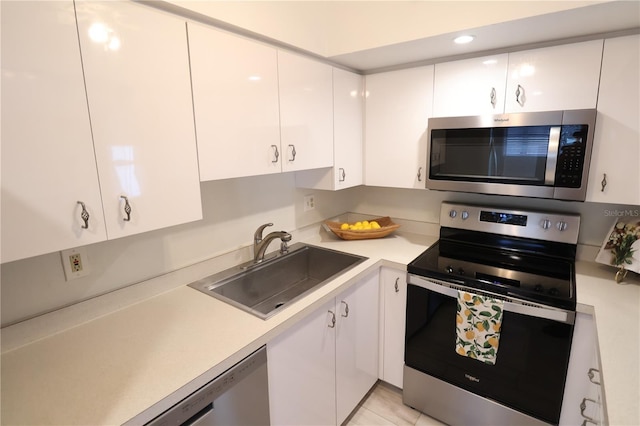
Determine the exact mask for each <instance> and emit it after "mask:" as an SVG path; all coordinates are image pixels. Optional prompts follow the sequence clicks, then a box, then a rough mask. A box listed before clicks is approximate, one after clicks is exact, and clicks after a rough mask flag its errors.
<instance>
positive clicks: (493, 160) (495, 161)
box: [487, 130, 498, 176]
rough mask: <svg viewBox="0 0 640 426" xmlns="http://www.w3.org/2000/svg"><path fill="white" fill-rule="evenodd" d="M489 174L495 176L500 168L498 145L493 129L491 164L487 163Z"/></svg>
mask: <svg viewBox="0 0 640 426" xmlns="http://www.w3.org/2000/svg"><path fill="white" fill-rule="evenodd" d="M487 166H488V169H487V175H489V176H495V175H496V172H497V169H498V158H497V157H496V146H495V144H494V139H493V130H492V131H491V136H490V137H489V164H488V165H487Z"/></svg>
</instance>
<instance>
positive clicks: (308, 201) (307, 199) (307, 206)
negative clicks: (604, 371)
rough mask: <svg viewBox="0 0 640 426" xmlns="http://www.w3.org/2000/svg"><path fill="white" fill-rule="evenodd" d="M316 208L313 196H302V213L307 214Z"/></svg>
mask: <svg viewBox="0 0 640 426" xmlns="http://www.w3.org/2000/svg"><path fill="white" fill-rule="evenodd" d="M315 208H316V200H315V197H314V196H313V195H305V196H304V211H305V212H308V211H310V210H313V209H315Z"/></svg>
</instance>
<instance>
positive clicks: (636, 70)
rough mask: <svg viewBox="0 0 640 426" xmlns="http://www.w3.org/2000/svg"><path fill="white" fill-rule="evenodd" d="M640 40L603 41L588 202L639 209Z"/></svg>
mask: <svg viewBox="0 0 640 426" xmlns="http://www.w3.org/2000/svg"><path fill="white" fill-rule="evenodd" d="M639 76H640V36H639V35H633V36H627V37H619V38H612V39H607V40H605V42H604V54H603V58H602V77H601V79H600V93H599V95H598V115H597V117H596V128H595V133H594V141H593V152H592V155H591V167H590V172H589V185H588V187H587V199H586V200H587V201H596V202H603V203H617V204H629V205H640V167H639V164H640V118H639V117H640V77H639Z"/></svg>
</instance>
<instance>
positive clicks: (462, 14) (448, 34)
mask: <svg viewBox="0 0 640 426" xmlns="http://www.w3.org/2000/svg"><path fill="white" fill-rule="evenodd" d="M137 1H142V2H145V3H148V4H151V5H152V6H155V7H160V8H165V9H169V10H171V11H173V12H175V13H181V14H183V15H184V16H187V17H190V18H194V19H198V20H201V21H204V22H207V23H210V24H212V25H215V26H219V27H221V28H223V29H226V30H230V31H234V32H237V33H240V34H243V35H247V36H249V37H255V38H258V39H260V40H263V41H267V42H269V43H272V44H275V45H278V46H282V47H288V48H292V49H295V50H298V51H302V52H306V53H308V54H310V55H313V56H315V57H318V58H327V59H328V60H330V61H331V62H333V63H336V64H340V65H343V66H345V67H348V68H351V69H355V70H358V71H361V72H364V73H368V72H375V71H380V70H384V69H389V68H394V67H401V66H406V65H407V64H417V63H428V62H437V61H442V60H444V59H456V58H463V57H468V56H478V55H481V54H484V53H487V54H489V53H493V52H495V51H510V50H522V49H523V48H527V47H535V46H538V45H545V44H557V43H559V42H571V41H577V40H580V39H581V38H583V37H590V36H592V35H602V34H611V33H614V34H615V33H616V32H619V31H625V32H628V31H629V30H630V31H632V32H638V31H640V1H639V0H615V1H612V0H584V1H583V0H555V1H531V0H508V1H504V0H503V1H488V0H464V1H461V0H447V1H441V0H438V1H434V0H428V1H427V0H422V1H403V0H385V1H368V0H351V1H343V0H339V1H334V0H324V1H307V0H294V1H271V0H262V1H255V0H253V1H252V0H243V1H228V0H200V1H193V0H165V1H155V0H154V1H145V0H137ZM172 8H174V9H172ZM461 33H471V34H473V35H474V36H475V37H476V39H475V40H474V41H473V42H472V43H470V44H468V45H464V46H460V45H455V44H454V43H453V42H452V40H453V38H454V37H455V36H457V35H460V34H461Z"/></svg>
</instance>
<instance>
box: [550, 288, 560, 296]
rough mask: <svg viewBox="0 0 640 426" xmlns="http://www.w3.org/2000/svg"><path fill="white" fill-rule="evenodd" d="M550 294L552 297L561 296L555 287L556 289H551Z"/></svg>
mask: <svg viewBox="0 0 640 426" xmlns="http://www.w3.org/2000/svg"><path fill="white" fill-rule="evenodd" d="M549 294H550V295H552V296H557V295H559V294H560V291H559V290H558V289H557V288H555V287H554V288H550V289H549Z"/></svg>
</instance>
